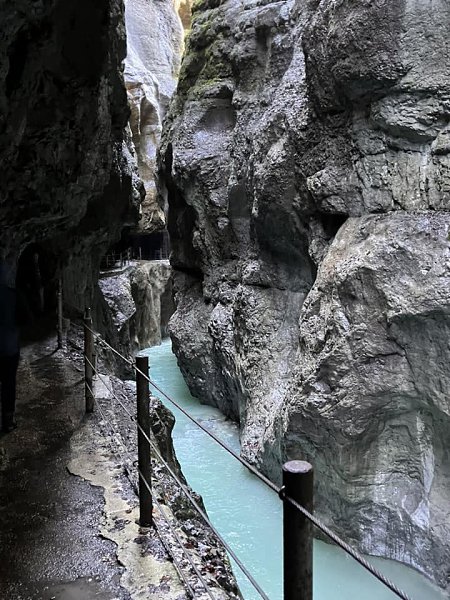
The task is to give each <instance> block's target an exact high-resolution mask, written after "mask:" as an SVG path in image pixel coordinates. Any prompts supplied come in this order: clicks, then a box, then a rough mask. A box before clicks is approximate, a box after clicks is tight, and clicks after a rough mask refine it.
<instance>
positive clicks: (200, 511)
mask: <svg viewBox="0 0 450 600" xmlns="http://www.w3.org/2000/svg"><path fill="white" fill-rule="evenodd" d="M97 375H98V377H99V378H100V379H101V380H102V382H103V385H105V387H106V388H107V389H108V391H109V392H110V393H111V394H112V395H113V397H114V399H115V400H116V401H117V402H118V404H119V405H120V406H121V407H122V409H123V410H124V412H125V413H126V414H127V415H128V417H129V418H130V419H131V420H132V421H133V422H135V423H136V425H137V428H138V429H139V431H140V432H141V433H142V435H143V436H144V438H145V440H146V441H147V443H148V444H149V446H150V448H151V449H152V450H153V452H154V454H156V455H157V457H158V459H159V460H160V462H161V463H162V464H163V465H164V467H165V468H166V469H167V471H168V472H169V474H170V475H171V477H172V479H173V480H174V481H175V482H176V483H177V485H178V486H179V487H180V489H181V490H182V491H183V493H184V494H185V496H186V497H187V498H188V500H189V501H190V503H191V504H192V506H193V507H194V508H195V510H196V511H197V513H198V514H199V515H200V516H201V517H202V519H203V520H204V522H205V523H206V525H207V526H208V527H209V528H210V529H211V531H212V532H213V533H214V535H215V536H216V538H217V539H218V541H219V542H220V543H221V544H222V546H223V547H224V548H225V550H226V551H227V552H228V554H229V555H230V556H231V558H232V559H233V560H234V561H235V563H236V564H237V566H238V567H239V569H240V570H241V571H242V573H243V574H244V575H245V576H246V577H247V579H248V580H249V581H250V583H251V584H252V585H253V587H254V588H255V590H256V591H257V592H258V593H259V595H260V596H261V598H263V599H264V600H270V599H269V597H268V596H267V594H266V593H265V592H264V590H263V589H262V588H261V586H260V585H259V584H258V582H257V581H256V579H255V578H254V577H253V575H252V574H251V573H250V572H249V571H248V569H247V568H246V567H245V565H244V564H243V562H242V561H241V560H240V558H239V557H238V556H237V554H236V553H235V552H234V550H233V549H232V548H231V547H230V545H229V544H228V542H226V540H225V539H224V538H223V537H222V536H221V534H220V533H219V532H218V530H217V529H216V528H215V527H214V525H213V524H212V523H211V521H210V520H209V518H208V516H207V515H206V513H205V512H204V510H203V509H202V508H201V507H200V505H199V504H198V503H197V501H196V500H195V499H194V497H193V496H192V494H191V493H190V492H189V490H188V488H187V487H186V486H185V485H184V484H183V483H182V481H181V480H180V479H179V478H178V477H177V475H176V474H175V472H174V471H173V470H172V469H171V467H170V466H169V465H168V464H167V462H166V461H165V460H164V459H163V457H162V456H161V454H160V453H159V452H158V450H157V448H156V445H155V444H154V443H153V442H152V441H151V439H150V438H149V436H148V435H147V433H146V432H145V431H144V429H143V428H142V427H141V426H140V424H139V423H138V422H137V419H136V417H134V416H133V415H132V414H131V413H130V412H129V410H128V409H127V407H126V406H125V405H124V404H123V402H121V400H120V399H119V398H118V397H117V395H116V394H115V393H114V391H113V389H112V388H111V387H109V386H108V384H107V383H106V381H105V380H104V378H103V375H101V374H100V373H98V371H97ZM142 479H143V481H144V485H145V486H146V487H147V489H148V490H149V492H150V494H152V492H151V490H150V487H151V486H150V487H148V486H147V482H146V480H145V477H143V478H142ZM152 496H153V494H152Z"/></svg>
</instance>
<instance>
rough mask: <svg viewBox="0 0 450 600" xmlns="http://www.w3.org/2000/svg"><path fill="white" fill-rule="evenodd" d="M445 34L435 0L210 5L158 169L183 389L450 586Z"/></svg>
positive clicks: (197, 27)
mask: <svg viewBox="0 0 450 600" xmlns="http://www.w3.org/2000/svg"><path fill="white" fill-rule="evenodd" d="M449 25H450V9H449V6H448V4H447V3H446V2H445V1H444V0H433V1H431V2H428V3H422V2H417V1H415V0H402V1H401V2H395V3H394V2H385V1H381V0H380V1H376V2H370V3H368V2H364V1H362V0H361V1H357V2H352V3H347V2H342V1H339V0H321V1H318V0H314V1H304V2H299V1H296V0H292V1H289V0H286V1H282V2H270V1H261V0H248V1H246V2H241V1H239V0H225V1H223V2H218V1H216V0H202V1H200V2H197V3H196V4H195V6H194V15H193V24H192V31H191V34H190V36H189V39H188V45H187V51H186V55H185V57H184V60H183V64H182V69H181V74H180V82H179V85H178V89H177V93H176V96H175V99H174V101H173V102H172V104H171V108H170V114H169V117H168V119H167V121H166V124H165V128H164V131H163V141H162V146H161V152H160V154H161V158H160V165H159V169H160V183H159V185H160V194H161V196H162V197H163V198H165V197H167V198H168V203H169V223H168V225H169V232H170V237H171V244H172V258H171V262H172V266H173V268H174V286H175V299H176V305H177V310H176V313H175V315H174V317H173V318H172V321H171V325H170V330H171V335H172V339H173V342H174V349H175V352H176V354H177V357H178V361H179V364H180V366H181V369H182V372H183V374H184V376H185V378H186V381H187V382H188V384H189V387H190V389H191V391H192V393H193V394H194V395H195V396H197V397H198V398H201V399H202V401H205V402H208V403H210V404H212V405H214V406H217V407H219V408H220V409H221V410H222V411H223V412H224V413H225V414H227V415H229V416H231V417H232V418H234V419H237V420H238V421H239V423H240V428H241V442H242V450H243V454H244V456H245V457H246V458H248V459H249V460H251V461H252V462H254V463H256V464H257V465H258V466H259V467H260V468H261V469H262V470H263V471H264V472H266V473H268V474H269V475H270V476H271V477H273V478H274V479H275V480H279V476H280V468H281V463H282V462H283V461H284V460H286V459H288V458H299V457H301V458H304V459H308V460H310V461H311V462H312V463H313V464H314V466H315V469H316V479H317V512H318V514H320V516H321V517H322V518H324V519H325V520H326V521H327V522H328V523H329V524H330V525H331V526H332V527H333V528H334V529H335V530H337V531H338V532H339V533H340V534H341V535H342V536H344V537H345V538H346V539H351V540H352V541H353V542H355V543H357V544H358V547H359V548H360V549H361V550H363V551H365V552H367V553H370V554H375V555H379V556H385V557H390V558H395V559H397V560H400V561H403V562H405V563H407V564H410V565H412V566H414V567H416V568H418V569H420V570H421V571H422V572H424V573H426V574H427V575H429V576H430V577H431V578H433V579H434V580H436V581H437V582H439V584H440V585H441V586H442V587H444V588H445V587H448V586H449V581H450V572H449V564H450V545H449V543H448V540H449V534H450V529H449V528H450V521H449V512H450V505H449V503H448V490H449V485H450V461H449V450H448V443H447V442H448V438H449V431H450V403H449V398H448V391H447V390H448V387H449V383H450V381H449V380H450V371H449V368H448V364H449V359H450V346H449V339H450V338H449V333H450V287H449V283H450V262H449V258H450V244H449V227H450V212H449V211H450V196H449V181H450V180H449V172H450V171H449V167H450V163H449V139H450V138H449V131H448V118H449V98H450V95H449V93H450V87H449V81H450V79H449V75H450V55H449V51H448V45H447V42H446V40H447V36H448V30H449Z"/></svg>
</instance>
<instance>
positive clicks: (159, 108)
mask: <svg viewBox="0 0 450 600" xmlns="http://www.w3.org/2000/svg"><path fill="white" fill-rule="evenodd" d="M187 4H188V5H187V6H186V2H183V3H181V6H180V0H176V1H175V0H126V2H125V11H126V26H127V57H126V61H125V82H126V86H127V91H128V98H129V103H130V107H131V116H130V126H131V132H132V140H133V144H134V147H135V149H136V155H137V159H138V166H139V174H140V177H141V178H142V180H143V181H144V185H145V199H144V202H143V204H142V218H141V221H140V223H139V228H140V229H141V230H142V231H146V232H152V231H158V230H160V229H163V228H164V227H165V225H166V222H165V214H164V206H160V205H159V204H158V202H157V199H156V188H155V175H154V172H155V163H156V151H157V147H158V144H159V140H160V137H161V129H162V121H163V118H164V115H165V113H166V111H167V107H168V104H169V100H170V98H171V97H172V94H173V92H174V90H175V87H176V82H177V77H178V72H179V68H180V61H181V53H182V48H183V36H184V32H183V24H182V21H181V19H180V16H179V14H178V10H180V9H183V11H182V15H183V16H184V17H185V19H184V20H185V21H188V20H189V0H188V2H187Z"/></svg>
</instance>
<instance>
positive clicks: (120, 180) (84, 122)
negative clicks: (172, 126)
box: [0, 0, 140, 311]
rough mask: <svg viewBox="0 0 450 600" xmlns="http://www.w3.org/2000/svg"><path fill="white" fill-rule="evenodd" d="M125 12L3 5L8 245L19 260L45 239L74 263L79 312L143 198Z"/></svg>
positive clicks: (3, 216)
mask: <svg viewBox="0 0 450 600" xmlns="http://www.w3.org/2000/svg"><path fill="white" fill-rule="evenodd" d="M123 17H124V15H123V5H122V2H121V1H120V0H100V1H99V2H96V3H95V5H93V4H92V3H91V2H88V1H86V0H82V1H80V0H70V1H68V2H60V1H58V0H52V1H50V2H35V1H31V0H20V1H19V2H16V3H14V4H11V3H5V2H3V3H2V5H1V7H0V20H1V22H2V40H1V42H0V44H1V49H0V78H1V86H0V162H1V164H2V181H1V183H0V225H1V228H2V239H1V241H0V243H1V246H2V253H3V254H5V255H7V256H8V255H9V258H10V260H12V261H17V258H18V256H19V254H20V253H21V252H22V250H23V249H24V248H25V247H26V246H28V245H30V244H31V243H34V244H37V246H36V251H38V252H42V253H43V254H45V259H46V262H47V264H49V263H53V266H55V269H54V272H56V271H59V272H62V270H64V284H65V300H66V301H67V305H71V306H74V307H75V308H76V309H77V310H78V311H79V310H83V309H84V307H85V306H86V305H89V304H90V303H91V300H92V298H93V296H94V289H95V282H96V277H97V273H98V267H99V264H100V259H101V256H102V254H103V253H104V251H105V250H106V249H107V248H108V246H109V245H110V244H111V243H112V241H113V240H114V239H116V238H117V237H118V236H119V235H120V231H121V229H122V227H123V226H124V224H127V223H128V224H132V223H134V222H135V221H136V220H137V215H138V206H139V202H140V189H139V182H138V179H137V176H136V173H135V170H134V166H133V159H132V156H131V154H130V150H129V148H128V147H127V144H126V141H125V137H124V129H125V127H126V124H127V120H128V115H129V109H128V106H127V99H126V91H125V87H124V83H123V77H122V60H123V58H124V56H125V50H126V47H125V30H124V21H123Z"/></svg>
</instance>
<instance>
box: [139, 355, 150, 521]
mask: <svg viewBox="0 0 450 600" xmlns="http://www.w3.org/2000/svg"><path fill="white" fill-rule="evenodd" d="M136 368H137V369H139V371H142V373H145V374H146V375H147V374H148V356H142V355H138V356H136ZM139 371H137V372H136V393H137V422H138V464H139V512H140V520H139V522H140V524H141V526H142V527H150V526H151V525H152V511H153V503H152V495H151V493H150V491H149V489H148V488H147V486H146V485H145V483H144V479H145V481H146V482H147V484H148V485H149V486H151V484H152V463H151V456H150V444H149V443H148V440H147V439H146V438H145V436H146V435H147V436H148V438H150V387H149V382H148V380H147V379H146V378H145V377H144V376H143V375H141V373H139Z"/></svg>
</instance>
